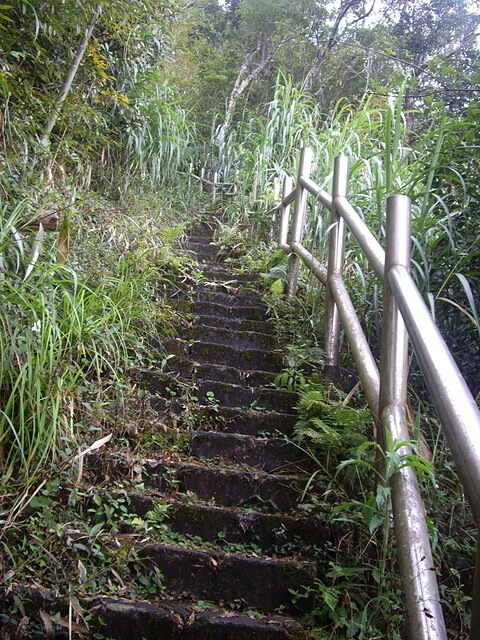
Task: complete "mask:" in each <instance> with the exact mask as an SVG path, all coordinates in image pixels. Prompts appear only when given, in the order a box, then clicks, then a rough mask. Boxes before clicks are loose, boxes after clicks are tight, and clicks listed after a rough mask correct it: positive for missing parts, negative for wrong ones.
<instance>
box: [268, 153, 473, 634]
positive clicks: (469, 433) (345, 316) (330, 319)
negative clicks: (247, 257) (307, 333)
mask: <svg viewBox="0 0 480 640" xmlns="http://www.w3.org/2000/svg"><path fill="white" fill-rule="evenodd" d="M311 162H312V152H311V150H310V149H302V152H301V157H300V164H299V172H298V176H297V184H296V186H295V188H294V189H292V181H291V179H290V178H287V179H286V180H285V183H284V186H283V198H282V201H281V203H280V204H279V205H278V208H279V209H280V231H279V247H280V248H282V249H283V250H284V251H285V252H286V253H288V254H291V258H290V260H291V262H290V272H289V283H288V295H289V296H293V295H295V293H296V290H297V279H298V272H299V268H300V264H301V263H303V264H304V265H305V266H306V267H307V268H308V269H310V271H311V272H312V273H313V274H314V275H315V276H316V277H317V279H318V280H319V281H320V282H321V283H322V284H324V285H325V287H326V293H327V295H326V308H325V340H324V342H325V349H326V352H327V358H328V363H329V364H330V365H336V364H337V362H338V356H339V353H338V350H339V332H340V325H341V324H342V325H343V329H344V331H345V334H346V336H347V339H348V341H349V344H350V348H351V351H352V354H353V357H354V359H355V363H356V366H357V369H358V372H359V376H360V379H361V382H362V385H363V388H364V391H365V395H366V398H367V401H368V403H369V406H370V408H371V410H372V413H373V415H374V417H375V421H376V428H377V434H378V436H377V437H378V440H379V443H380V444H381V445H382V446H383V447H384V448H385V447H386V443H387V442H390V443H406V442H408V441H409V439H410V436H409V433H408V428H407V421H406V400H407V378H408V367H407V356H408V342H409V340H410V341H411V343H412V346H413V349H414V350H415V353H416V356H417V358H418V361H419V363H420V367H421V369H422V371H423V374H424V376H425V379H426V382H427V386H428V388H429V391H430V394H431V397H432V400H433V403H434V405H435V407H436V409H437V412H438V415H439V417H440V420H441V423H442V426H443V429H444V431H445V433H446V436H447V438H448V441H449V444H450V448H451V451H452V454H453V457H454V460H455V464H456V466H457V468H458V472H459V475H460V479H461V481H462V483H463V486H464V488H465V492H466V495H467V497H468V500H469V502H470V504H471V507H472V510H473V513H474V517H475V520H476V523H477V526H478V527H480V412H479V410H478V407H477V405H476V402H475V400H474V399H473V397H472V395H471V393H470V391H469V389H468V387H467V385H466V383H465V381H464V379H463V377H462V375H461V373H460V371H459V370H458V367H457V366H456V364H455V362H454V360H453V358H452V355H451V353H450V351H449V349H448V347H447V346H446V344H445V341H444V340H443V338H442V336H441V334H440V332H439V330H438V328H437V326H436V324H435V322H434V321H433V319H432V317H431V315H430V313H429V311H428V309H427V306H426V305H425V303H424V301H423V299H422V296H421V294H420V292H419V291H418V289H417V287H416V285H415V283H414V281H413V279H412V278H411V276H410V274H409V263H410V244H411V237H410V234H411V232H410V201H409V198H407V197H406V196H393V197H391V198H388V199H387V206H386V219H387V230H386V248H385V249H383V248H382V247H381V245H380V244H379V243H378V241H377V240H376V239H375V237H374V236H373V234H372V233H371V231H370V230H369V229H368V227H367V226H366V225H365V223H364V222H363V221H362V219H361V217H360V216H359V215H358V213H357V212H356V211H355V210H354V208H353V207H352V205H351V204H350V203H349V201H348V199H347V186H348V158H346V157H344V156H340V157H338V158H336V160H335V167H334V175H333V188H332V194H331V195H329V194H328V193H326V192H325V191H323V190H322V189H321V188H320V187H319V186H318V185H316V184H315V183H314V182H313V181H312V180H311V179H310V176H309V174H310V167H311ZM310 195H311V196H313V197H315V198H316V199H317V200H318V201H319V202H321V203H322V205H324V206H325V208H326V209H327V210H329V211H330V216H331V224H330V236H329V253H328V262H327V264H326V265H322V264H320V262H319V261H318V260H317V259H316V258H315V257H314V256H313V255H312V254H311V253H310V252H309V251H308V250H307V249H306V248H305V247H304V246H303V245H302V238H303V232H304V227H305V218H306V215H307V198H308V197H309V196H310ZM293 202H294V203H295V209H294V216H293V220H290V207H291V204H292V203H293ZM347 227H348V229H349V230H350V232H351V234H352V235H353V237H354V238H355V239H356V241H357V242H358V244H359V245H360V247H361V249H362V250H363V252H364V253H365V255H366V257H367V258H368V260H369V262H370V264H371V266H372V268H373V270H374V271H375V273H376V275H377V276H378V278H379V279H380V281H381V282H382V283H383V292H384V309H383V335H382V345H381V357H380V368H379V367H378V366H377V362H376V360H375V358H374V356H373V355H372V352H371V349H370V347H369V344H368V340H367V339H366V337H365V334H364V332H363V329H362V327H361V323H360V321H359V319H358V317H357V314H356V312H355V309H354V307H353V304H352V301H351V299H350V296H349V294H348V291H347V287H346V285H345V282H344V279H343V264H344V253H345V230H346V228H347ZM289 229H290V232H289ZM399 453H400V454H401V455H402V454H409V453H411V450H410V447H409V446H408V445H407V444H403V445H402V446H401V449H400V451H399ZM390 487H391V495H392V511H393V516H394V526H395V537H396V542H397V552H398V559H399V569H400V574H401V580H402V585H403V590H404V592H405V600H406V607H407V612H408V613H407V620H408V637H409V639H410V640H443V639H446V638H447V633H446V628H445V622H444V619H443V612H442V608H441V604H440V597H439V590H438V585H437V580H436V574H435V571H434V563H433V559H432V553H431V549H430V542H429V535H428V530H427V525H426V520H425V509H424V505H423V500H422V497H421V494H420V489H419V486H418V481H417V477H416V473H415V470H414V469H413V467H412V466H407V465H405V466H402V465H400V468H399V469H398V470H397V471H396V472H395V473H394V474H393V476H392V478H390ZM470 637H471V638H472V639H474V638H475V639H476V638H480V537H479V542H478V544H477V558H476V569H475V585H474V594H473V601H472V615H471V635H470Z"/></svg>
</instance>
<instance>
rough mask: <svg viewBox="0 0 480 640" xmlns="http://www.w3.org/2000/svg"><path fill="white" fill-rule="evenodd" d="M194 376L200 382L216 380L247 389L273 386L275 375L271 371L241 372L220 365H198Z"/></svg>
mask: <svg viewBox="0 0 480 640" xmlns="http://www.w3.org/2000/svg"><path fill="white" fill-rule="evenodd" d="M195 375H196V377H197V379H200V380H217V381H219V382H229V383H231V384H243V385H245V386H248V387H261V386H273V383H274V380H275V378H276V375H277V374H276V373H274V372H271V371H256V370H255V369H253V370H251V371H241V370H238V369H235V367H228V366H224V365H221V364H208V363H206V364H198V365H197V366H196V370H195Z"/></svg>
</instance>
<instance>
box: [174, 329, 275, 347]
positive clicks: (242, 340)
mask: <svg viewBox="0 0 480 640" xmlns="http://www.w3.org/2000/svg"><path fill="white" fill-rule="evenodd" d="M187 335H188V337H189V338H190V339H191V340H198V341H199V342H208V343H212V344H223V345H228V346H230V347H236V348H237V349H259V350H268V349H269V348H274V347H275V346H276V345H275V343H274V341H273V340H272V334H271V333H270V334H268V333H258V332H257V331H234V330H232V329H222V328H217V327H205V326H202V325H201V324H197V325H195V326H194V327H192V328H191V329H189V330H188V332H187Z"/></svg>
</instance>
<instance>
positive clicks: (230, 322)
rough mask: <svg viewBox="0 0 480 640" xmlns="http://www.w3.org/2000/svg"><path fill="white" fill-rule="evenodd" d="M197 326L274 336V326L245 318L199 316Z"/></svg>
mask: <svg viewBox="0 0 480 640" xmlns="http://www.w3.org/2000/svg"><path fill="white" fill-rule="evenodd" d="M195 324H196V325H199V326H203V327H215V328H216V329H230V330H232V331H257V332H258V333H269V334H270V335H271V334H272V324H271V323H270V322H265V321H263V320H247V319H244V318H232V317H231V316H229V317H226V318H222V317H221V316H205V315H200V314H198V315H197V318H196V321H195Z"/></svg>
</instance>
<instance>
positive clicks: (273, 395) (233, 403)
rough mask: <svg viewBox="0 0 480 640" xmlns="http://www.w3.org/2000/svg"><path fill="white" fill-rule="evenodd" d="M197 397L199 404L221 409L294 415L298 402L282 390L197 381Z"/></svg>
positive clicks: (294, 395) (294, 396)
mask: <svg viewBox="0 0 480 640" xmlns="http://www.w3.org/2000/svg"><path fill="white" fill-rule="evenodd" d="M207 394H208V395H207ZM211 394H213V395H211ZM197 396H198V398H199V400H200V402H205V401H210V402H212V401H215V402H218V403H219V404H220V405H221V406H223V407H240V408H241V407H255V408H256V407H259V408H261V409H265V410H267V411H279V412H280V413H295V409H294V407H295V405H296V404H297V402H298V396H297V394H296V393H292V392H290V391H284V390H283V389H268V388H263V389H262V388H250V387H245V386H241V385H238V384H230V383H227V382H219V381H218V380H199V381H198V384H197ZM209 397H210V400H208V398H209Z"/></svg>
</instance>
